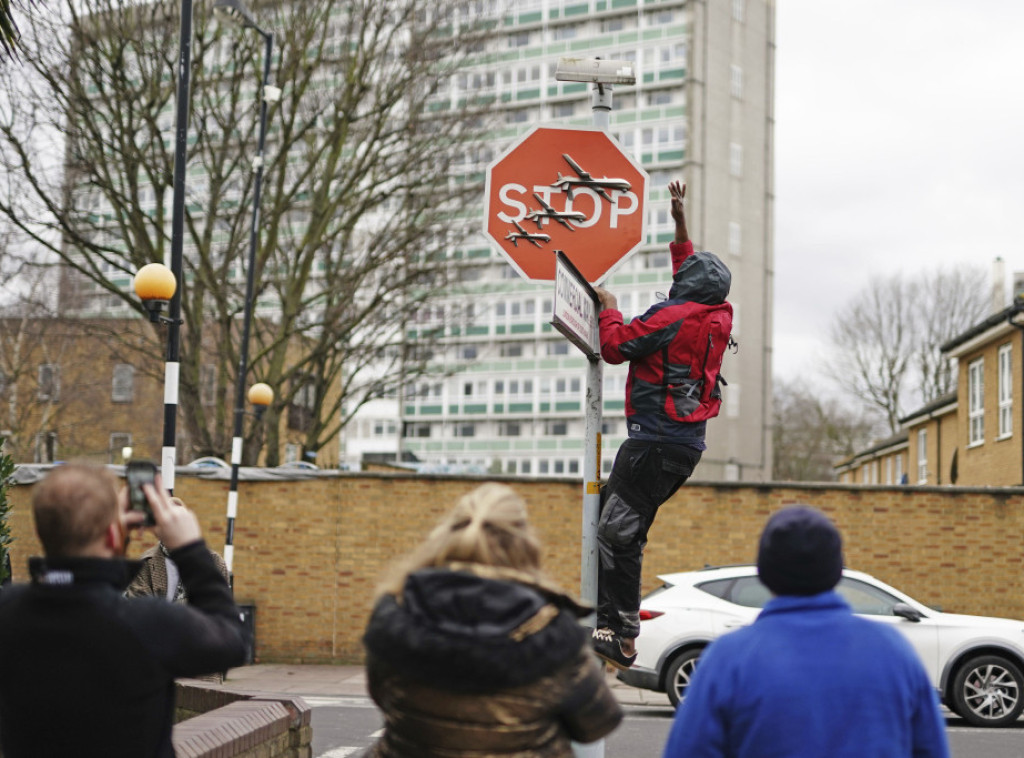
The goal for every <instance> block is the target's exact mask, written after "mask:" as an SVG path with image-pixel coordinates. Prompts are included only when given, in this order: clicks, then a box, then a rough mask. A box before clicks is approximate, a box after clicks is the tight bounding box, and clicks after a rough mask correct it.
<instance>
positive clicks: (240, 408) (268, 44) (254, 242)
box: [213, 0, 281, 575]
mask: <svg viewBox="0 0 1024 758" xmlns="http://www.w3.org/2000/svg"><path fill="white" fill-rule="evenodd" d="M213 9H214V10H215V11H219V12H221V13H223V14H224V16H225V17H227V18H228V19H230V20H232V21H237V22H239V23H241V24H242V26H243V28H246V29H254V30H255V31H256V32H257V33H259V35H260V36H262V37H263V41H264V44H265V48H264V53H263V82H262V98H261V101H262V102H261V104H260V131H259V141H258V143H257V146H256V158H254V159H253V162H252V168H253V171H254V172H255V174H256V178H255V181H254V184H253V196H252V225H251V227H250V231H249V262H248V263H249V265H248V269H247V270H246V281H245V309H244V312H243V314H242V344H241V346H240V347H239V350H238V374H237V376H236V378H235V413H234V432H233V435H232V438H231V486H230V488H229V489H228V521H227V530H226V535H225V538H224V563H225V564H227V567H228V574H229V575H230V574H231V572H232V567H233V565H234V557H235V517H236V516H237V515H238V470H239V468H240V467H241V465H242V426H243V425H242V421H243V419H244V417H245V380H246V374H247V372H248V370H249V331H250V327H251V325H252V310H253V292H254V288H255V276H256V250H257V248H258V246H259V228H260V227H259V225H260V193H261V190H262V187H263V150H264V145H265V143H266V138H267V108H268V106H269V104H270V103H272V102H276V101H277V100H278V99H280V97H281V90H280V89H278V88H277V87H272V86H270V60H271V57H272V56H273V53H274V35H273V34H271V33H269V32H265V31H263V29H261V28H260V27H259V26H258V25H257V24H256V20H255V19H254V18H253V16H252V14H251V13H249V11H248V9H246V8H245V6H244V5H242V3H241V2H240V0H217V1H216V2H215V3H214V4H213ZM258 387H266V389H267V390H268V391H269V390H270V388H269V387H267V385H265V384H258V385H255V386H253V388H252V390H250V400H252V402H254V403H256V404H257V406H259V405H262V406H263V407H264V408H265V407H266V406H267V405H269V404H270V401H271V399H273V392H272V391H271V394H270V399H267V400H266V402H265V403H261V402H260V401H259V400H257V399H254V398H253V391H255V390H257V388H258Z"/></svg>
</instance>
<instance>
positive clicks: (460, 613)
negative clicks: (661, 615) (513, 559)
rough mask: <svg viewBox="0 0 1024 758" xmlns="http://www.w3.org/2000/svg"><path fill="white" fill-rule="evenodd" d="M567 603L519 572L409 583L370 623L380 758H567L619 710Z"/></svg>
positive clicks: (464, 570)
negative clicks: (381, 728)
mask: <svg viewBox="0 0 1024 758" xmlns="http://www.w3.org/2000/svg"><path fill="white" fill-rule="evenodd" d="M586 612H587V611H586V609H584V608H582V607H580V606H579V605H577V604H576V603H575V602H573V601H572V600H571V599H570V598H568V597H567V596H565V595H563V594H561V593H558V592H557V591H555V590H553V589H551V588H548V587H544V586H542V585H540V584H538V583H536V582H533V581H532V580H530V579H529V578H528V577H526V576H525V575H524V574H521V573H519V572H511V571H505V570H502V569H495V568H490V567H482V566H469V565H464V564H463V565H459V566H455V567H452V568H449V569H424V570H421V571H418V572H415V573H413V574H412V575H410V576H409V578H408V580H407V582H406V585H405V588H404V590H403V592H402V594H401V597H400V598H396V597H394V596H385V597H384V598H382V599H381V600H380V601H379V602H378V604H377V606H376V608H375V609H374V612H373V615H372V617H371V618H370V622H369V625H368V626H367V630H366V635H365V637H364V642H365V644H366V648H367V675H368V679H369V687H370V694H371V695H372V696H373V699H374V700H375V701H376V702H377V704H378V705H379V706H380V707H381V709H382V710H383V712H384V717H385V731H384V735H383V736H382V737H381V739H380V741H379V742H378V743H377V745H376V746H375V747H374V749H373V751H371V755H376V756H382V757H384V756H386V757H387V758H397V757H399V756H401V757H403V758H406V757H407V758H412V757H413V756H416V757H417V758H432V757H434V756H436V757H438V758H441V757H442V756H443V758H454V757H456V756H463V755H466V756H468V755H472V756H475V757H476V758H479V757H480V756H516V757H517V758H548V757H549V756H550V757H554V756H571V755H572V749H571V747H570V740H576V741H577V742H593V741H594V740H597V739H600V738H601V737H603V736H604V735H606V734H608V733H609V732H610V731H612V730H613V729H614V728H615V727H616V726H617V725H618V724H619V722H620V721H621V719H622V710H621V708H620V707H619V705H618V703H617V702H616V701H615V699H614V697H613V696H612V694H611V691H610V690H609V689H608V686H607V684H606V683H605V681H604V672H603V669H602V668H601V667H600V666H599V665H598V661H597V658H596V657H595V656H594V654H593V653H592V652H591V649H590V645H589V642H588V640H587V635H586V632H585V630H584V629H583V627H581V626H580V625H579V622H578V618H579V617H581V616H583V615H585V614H586Z"/></svg>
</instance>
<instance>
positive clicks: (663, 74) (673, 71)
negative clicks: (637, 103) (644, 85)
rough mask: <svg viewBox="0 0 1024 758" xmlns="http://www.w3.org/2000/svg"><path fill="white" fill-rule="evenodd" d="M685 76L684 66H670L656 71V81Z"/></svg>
mask: <svg viewBox="0 0 1024 758" xmlns="http://www.w3.org/2000/svg"><path fill="white" fill-rule="evenodd" d="M685 76H686V69H685V68H670V69H666V70H665V71H660V72H659V73H658V81H661V82H664V81H666V80H669V79H683V78H684V77H685Z"/></svg>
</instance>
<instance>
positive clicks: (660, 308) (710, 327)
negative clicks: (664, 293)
mask: <svg viewBox="0 0 1024 758" xmlns="http://www.w3.org/2000/svg"><path fill="white" fill-rule="evenodd" d="M670 250H671V251H672V268H673V270H674V271H675V274H674V275H673V277H672V289H671V290H670V291H669V297H668V299H667V300H664V301H662V302H660V303H657V304H655V305H653V306H652V307H651V308H650V309H649V310H648V311H647V312H646V313H645V314H643V315H642V316H640V317H638V318H635V319H633V320H632V321H631V322H629V323H628V324H624V323H623V322H622V313H621V312H619V311H617V310H614V309H605V310H603V311H601V314H600V317H599V323H600V329H601V357H603V358H604V360H605V361H607V362H608V363H623V362H625V361H629V378H628V380H627V383H626V421H627V426H628V432H629V436H630V437H631V438H632V439H640V440H651V441H657V442H668V443H673V444H684V445H690V446H692V447H696V448H698V449H704V430H705V425H706V421H707V419H709V418H713V417H714V416H717V415H718V411H719V409H720V407H721V403H722V393H721V386H722V385H723V384H724V383H725V380H724V379H723V378H722V377H721V375H720V369H721V366H722V357H723V355H724V353H725V348H726V346H727V345H728V342H729V336H730V333H731V331H732V306H731V305H730V304H729V303H728V302H726V300H725V298H726V297H727V296H728V295H729V287H730V285H731V283H732V274H731V273H730V272H729V269H728V267H727V266H726V265H725V264H724V263H723V262H722V261H721V260H719V258H718V257H717V256H716V255H715V254H714V253H709V252H696V253H695V252H694V250H693V244H692V243H690V242H684V243H681V244H677V243H672V245H670Z"/></svg>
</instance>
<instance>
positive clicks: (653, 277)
mask: <svg viewBox="0 0 1024 758" xmlns="http://www.w3.org/2000/svg"><path fill="white" fill-rule="evenodd" d="M664 278H665V277H664V275H663V274H659V273H658V272H657V271H651V272H648V271H643V272H641V273H639V274H637V275H636V281H637V283H638V284H654V283H655V282H660V281H661V280H662V279H664Z"/></svg>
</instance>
